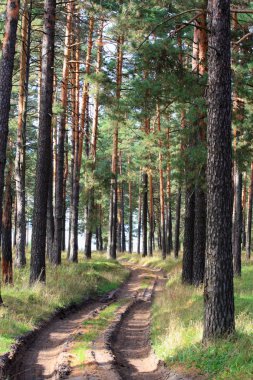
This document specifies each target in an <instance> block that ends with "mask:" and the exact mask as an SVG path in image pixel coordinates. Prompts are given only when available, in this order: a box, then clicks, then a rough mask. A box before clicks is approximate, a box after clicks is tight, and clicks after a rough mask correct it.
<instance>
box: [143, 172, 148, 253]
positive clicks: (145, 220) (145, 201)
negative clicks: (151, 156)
mask: <svg viewBox="0 0 253 380" xmlns="http://www.w3.org/2000/svg"><path fill="white" fill-rule="evenodd" d="M142 188H143V190H142V191H143V195H142V197H143V200H142V256H143V257H145V256H147V254H148V224H147V223H148V174H147V173H146V172H144V173H143V186H142Z"/></svg>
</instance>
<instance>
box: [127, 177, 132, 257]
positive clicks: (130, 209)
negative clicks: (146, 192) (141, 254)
mask: <svg viewBox="0 0 253 380" xmlns="http://www.w3.org/2000/svg"><path fill="white" fill-rule="evenodd" d="M128 196H129V222H128V224H129V234H128V252H129V253H132V252H133V198H132V197H133V195H132V182H131V180H129V182H128Z"/></svg>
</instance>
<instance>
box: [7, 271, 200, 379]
mask: <svg viewBox="0 0 253 380" xmlns="http://www.w3.org/2000/svg"><path fill="white" fill-rule="evenodd" d="M130 269H131V276H130V278H129V279H128V281H127V282H126V284H125V285H124V286H123V287H122V288H121V289H120V290H119V292H118V293H117V294H116V299H122V298H124V299H128V304H127V305H126V306H123V307H121V308H120V309H119V310H118V312H117V313H116V315H115V321H116V323H113V324H112V326H110V327H109V330H108V331H109V332H108V331H107V332H104V333H103V334H102V335H101V336H100V337H99V338H98V339H97V341H96V342H94V343H93V346H92V350H91V352H90V360H89V362H87V363H85V369H84V370H81V372H80V369H75V368H73V369H72V372H71V375H70V376H69V377H67V376H66V377H65V378H68V379H72V380H120V379H122V380H130V379H133V380H144V379H145V380H179V379H183V380H188V379H190V377H182V376H179V375H177V374H175V373H171V372H170V371H169V370H168V369H167V368H166V367H165V366H164V365H163V364H162V363H160V362H159V361H158V359H157V358H156V356H155V355H154V353H153V351H152V348H151V345H150V314H151V304H152V295H153V293H154V292H158V291H161V290H162V288H163V286H164V282H165V279H164V276H163V274H162V273H161V272H159V271H155V270H151V269H148V268H140V267H134V266H131V267H130ZM155 285H156V286H155ZM145 287H146V288H145ZM111 302H113V301H112V300H111V299H108V300H107V301H106V302H105V301H104V300H103V302H102V301H92V302H91V303H90V304H88V305H85V306H83V307H81V309H80V310H79V311H75V312H73V313H72V314H70V315H67V316H65V318H63V319H61V318H58V319H56V320H54V321H52V322H49V324H48V326H47V327H44V328H43V329H42V331H41V332H40V334H39V336H38V338H37V339H36V340H35V341H34V342H33V343H32V344H31V345H30V347H29V349H27V350H26V351H25V352H24V355H23V356H22V358H21V359H19V360H18V362H17V363H14V364H15V365H14V366H13V368H12V374H11V377H10V379H13V380H42V379H59V378H60V376H59V371H58V369H59V365H62V357H63V356H64V358H65V361H66V357H68V348H69V346H71V336H74V335H75V334H77V333H78V331H80V330H81V329H82V322H83V321H84V320H86V319H89V318H92V317H94V316H95V315H97V314H98V313H99V312H100V311H101V310H102V309H103V308H104V307H105V306H106V305H107V304H109V303H111ZM114 330H115V331H114ZM108 334H109V335H110V336H111V338H109V339H110V344H108V336H109V335H108ZM68 359H69V358H68ZM191 379H192V378H191Z"/></svg>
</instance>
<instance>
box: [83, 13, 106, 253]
mask: <svg viewBox="0 0 253 380" xmlns="http://www.w3.org/2000/svg"><path fill="white" fill-rule="evenodd" d="M90 22H92V20H91V21H90ZM91 26H92V25H90V27H91ZM92 27H93V26H92ZM103 29H104V21H103V20H102V21H101V24H100V28H99V37H98V41H97V45H98V48H97V63H96V74H97V75H98V74H99V73H100V71H101V65H102V49H103ZM89 39H90V42H89V48H90V49H91V48H92V33H91V29H90V33H89ZM89 59H90V58H89ZM86 70H89V62H88V64H87V68H86ZM98 117H99V84H98V83H97V84H96V88H95V95H94V117H93V122H92V134H91V143H90V149H88V148H86V155H87V154H89V152H90V156H91V159H92V176H94V171H95V168H96V158H97V138H98ZM88 142H89V139H88V136H87V130H86V145H87V144H88ZM94 198H95V197H94V188H91V189H90V190H89V195H88V205H87V213H86V231H85V242H86V243H85V252H84V253H85V256H86V258H87V259H89V258H91V243H92V222H93V219H94V212H93V209H94V205H95V199H94ZM98 232H99V230H98ZM98 243H99V236H98ZM98 245H100V244H98ZM98 250H100V249H99V248H98Z"/></svg>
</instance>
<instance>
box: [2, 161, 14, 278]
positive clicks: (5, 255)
mask: <svg viewBox="0 0 253 380" xmlns="http://www.w3.org/2000/svg"><path fill="white" fill-rule="evenodd" d="M8 166H9V170H8V173H7V174H6V183H5V192H4V206H3V221H2V279H3V283H4V284H13V269H12V236H11V233H12V188H11V177H12V162H9V165H8Z"/></svg>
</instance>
